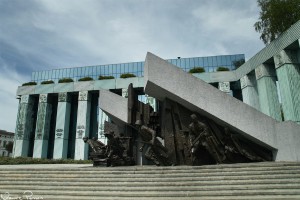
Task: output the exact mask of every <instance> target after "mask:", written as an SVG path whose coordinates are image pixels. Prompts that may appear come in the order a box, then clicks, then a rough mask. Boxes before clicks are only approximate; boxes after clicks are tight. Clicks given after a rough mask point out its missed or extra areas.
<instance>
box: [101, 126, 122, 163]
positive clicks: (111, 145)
mask: <svg viewBox="0 0 300 200" xmlns="http://www.w3.org/2000/svg"><path fill="white" fill-rule="evenodd" d="M104 135H105V137H107V139H108V141H107V158H108V159H109V162H110V163H108V165H110V166H114V165H115V164H116V163H117V162H118V161H119V160H120V159H121V160H124V161H126V158H125V157H124V156H123V153H124V150H125V149H124V147H123V146H122V145H121V143H120V140H119V137H116V136H115V135H114V132H113V131H109V132H106V133H104Z"/></svg>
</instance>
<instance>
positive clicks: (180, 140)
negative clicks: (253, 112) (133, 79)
mask: <svg viewBox="0 0 300 200" xmlns="http://www.w3.org/2000/svg"><path fill="white" fill-rule="evenodd" d="M137 99H138V98H137V95H136V94H135V91H134V89H133V87H132V84H130V85H129V88H128V121H129V122H128V124H126V132H125V133H122V134H120V133H119V132H118V131H119V129H118V126H117V125H116V124H114V123H113V122H112V123H109V122H106V123H105V128H104V129H105V134H104V135H105V136H106V137H107V139H108V142H107V145H105V144H103V143H101V142H100V141H97V140H96V139H95V138H92V139H89V138H87V137H85V138H83V140H84V142H86V143H88V144H89V146H90V150H91V152H90V158H91V159H92V160H93V161H94V166H99V165H105V166H120V165H133V164H135V163H136V159H137V155H138V153H137V151H140V152H144V154H143V157H144V158H146V159H147V160H149V161H151V162H152V163H153V164H155V165H157V166H171V165H203V164H222V163H238V162H262V161H271V160H272V152H271V151H270V150H268V149H267V148H264V147H262V146H260V145H258V144H256V143H254V142H253V141H251V140H249V139H247V138H245V137H243V136H242V135H240V134H238V133H236V132H234V131H233V130H232V129H230V128H229V127H224V126H221V125H218V124H217V123H215V122H214V121H213V120H211V119H209V118H207V117H204V116H202V115H200V114H199V113H193V112H192V111H190V110H189V109H187V108H185V107H184V106H182V105H181V104H178V103H177V102H173V101H172V100H170V99H165V100H164V101H163V102H160V107H159V110H160V111H159V112H154V109H153V108H152V107H151V106H150V105H149V104H144V103H142V102H140V101H138V100H137ZM137 141H139V142H141V143H142V144H141V145H139V144H138V142H137ZM138 146H139V147H140V146H141V147H140V148H139V149H138Z"/></svg>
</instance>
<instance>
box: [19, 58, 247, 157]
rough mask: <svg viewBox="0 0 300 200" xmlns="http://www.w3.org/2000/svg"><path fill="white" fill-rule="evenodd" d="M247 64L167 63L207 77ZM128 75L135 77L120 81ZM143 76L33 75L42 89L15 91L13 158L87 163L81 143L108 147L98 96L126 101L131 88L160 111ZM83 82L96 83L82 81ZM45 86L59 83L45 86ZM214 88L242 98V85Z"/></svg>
mask: <svg viewBox="0 0 300 200" xmlns="http://www.w3.org/2000/svg"><path fill="white" fill-rule="evenodd" d="M244 61H245V57H244V55H243V54H237V55H225V56H210V57H196V58H177V59H170V60H168V62H170V63H172V64H174V65H176V66H178V67H179V68H181V69H182V70H184V71H186V72H188V71H189V70H190V69H193V68H196V67H203V68H204V69H205V71H206V72H205V73H204V74H211V73H222V72H216V71H217V68H218V67H226V68H228V69H229V70H234V69H235V68H236V67H237V64H238V63H241V62H244ZM126 73H131V74H134V75H135V76H136V77H134V78H126V79H122V78H119V77H120V75H121V74H126ZM143 74H144V62H132V63H122V64H111V65H99V66H87V67H79V68H66V69H54V70H48V71H40V72H33V73H32V80H31V81H34V82H36V83H38V84H37V85H34V86H20V87H19V88H18V91H17V95H18V96H19V98H20V100H19V110H18V117H17V123H16V137H15V148H14V157H18V156H26V157H34V158H55V159H61V158H71V159H78V160H79V159H87V155H88V152H87V150H86V147H85V146H86V144H84V143H83V141H82V137H83V136H89V137H96V138H98V139H100V140H102V141H103V142H105V137H104V121H105V120H109V119H108V117H107V116H106V115H105V113H104V112H102V110H101V109H99V106H98V98H99V90H101V89H105V90H110V91H112V92H114V93H117V94H119V95H121V96H123V97H126V95H127V88H128V85H129V84H130V83H133V86H134V88H135V90H136V91H137V93H138V94H139V100H140V101H144V102H147V103H150V104H151V105H152V106H153V107H154V108H155V109H156V101H155V99H153V98H151V97H149V96H147V95H144V92H143V83H144V81H143ZM99 76H113V77H114V79H108V80H97V79H98V77H99ZM205 76H206V75H205ZM83 77H91V78H93V80H92V81H78V80H79V79H80V78H83ZM62 78H71V79H73V80H74V82H71V83H58V81H59V80H60V79H62ZM47 80H53V81H54V82H55V83H54V84H41V83H42V82H43V81H47ZM212 85H214V86H215V87H219V88H220V89H221V90H223V91H224V92H226V93H229V94H231V95H233V96H236V97H238V98H241V95H240V94H241V92H240V89H239V88H240V87H239V82H238V81H235V82H232V83H230V82H222V83H212ZM230 86H232V87H230Z"/></svg>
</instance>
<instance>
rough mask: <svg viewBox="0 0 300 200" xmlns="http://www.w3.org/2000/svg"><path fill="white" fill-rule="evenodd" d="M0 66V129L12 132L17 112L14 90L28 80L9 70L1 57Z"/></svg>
mask: <svg viewBox="0 0 300 200" xmlns="http://www.w3.org/2000/svg"><path fill="white" fill-rule="evenodd" d="M0 66H1V68H0V85H1V87H0V110H1V118H0V129H3V130H7V131H10V132H14V131H15V125H16V119H17V112H18V100H17V99H16V89H17V87H18V86H20V84H21V83H22V82H25V80H28V77H24V76H22V75H20V74H19V73H17V72H16V71H15V70H13V69H9V67H8V66H7V65H6V64H5V63H4V62H3V60H2V59H1V57H0Z"/></svg>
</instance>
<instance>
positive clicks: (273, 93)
mask: <svg viewBox="0 0 300 200" xmlns="http://www.w3.org/2000/svg"><path fill="white" fill-rule="evenodd" d="M255 76H256V80H257V89H258V94H259V95H258V98H259V105H260V111H261V112H263V113H264V114H266V115H269V116H270V117H273V118H274V119H276V120H278V121H282V119H281V110H280V103H279V98H278V92H277V86H276V79H277V78H276V72H275V67H274V66H273V65H268V64H262V65H260V66H258V67H257V68H256V69H255Z"/></svg>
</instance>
